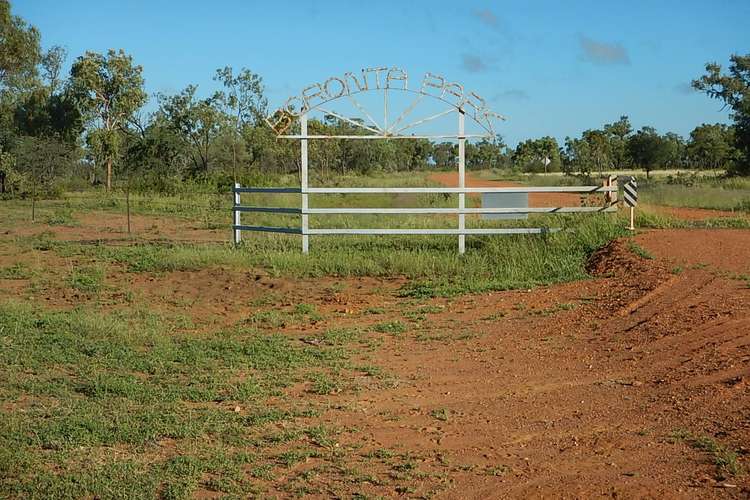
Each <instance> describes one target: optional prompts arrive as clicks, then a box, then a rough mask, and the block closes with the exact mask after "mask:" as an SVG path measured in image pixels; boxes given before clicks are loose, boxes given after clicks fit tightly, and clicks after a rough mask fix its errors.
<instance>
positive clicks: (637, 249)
mask: <svg viewBox="0 0 750 500" xmlns="http://www.w3.org/2000/svg"><path fill="white" fill-rule="evenodd" d="M628 249H629V250H630V251H631V252H633V253H634V254H636V255H637V256H638V257H640V258H642V259H648V260H652V259H653V258H654V256H653V255H651V253H649V251H648V250H646V249H645V248H643V247H642V246H640V245H639V244H638V243H636V242H635V241H633V240H629V241H628Z"/></svg>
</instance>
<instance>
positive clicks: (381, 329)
mask: <svg viewBox="0 0 750 500" xmlns="http://www.w3.org/2000/svg"><path fill="white" fill-rule="evenodd" d="M408 329H409V327H407V326H406V325H405V324H404V323H402V322H401V321H385V322H383V323H376V324H374V325H373V326H372V330H373V331H375V332H378V333H389V334H391V335H401V334H402V333H404V332H406V331H407V330H408Z"/></svg>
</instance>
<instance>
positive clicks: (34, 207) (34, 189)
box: [31, 180, 36, 222]
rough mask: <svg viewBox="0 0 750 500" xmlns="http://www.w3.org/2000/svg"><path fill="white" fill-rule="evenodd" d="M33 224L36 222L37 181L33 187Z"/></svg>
mask: <svg viewBox="0 0 750 500" xmlns="http://www.w3.org/2000/svg"><path fill="white" fill-rule="evenodd" d="M31 222H36V180H34V184H33V185H32V187H31Z"/></svg>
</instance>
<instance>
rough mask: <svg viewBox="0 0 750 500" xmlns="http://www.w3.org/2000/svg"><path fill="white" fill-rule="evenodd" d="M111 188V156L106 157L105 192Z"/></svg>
mask: <svg viewBox="0 0 750 500" xmlns="http://www.w3.org/2000/svg"><path fill="white" fill-rule="evenodd" d="M111 189H112V158H107V192H108V193H109V192H110V190H111Z"/></svg>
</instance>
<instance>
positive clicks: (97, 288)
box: [68, 266, 105, 294]
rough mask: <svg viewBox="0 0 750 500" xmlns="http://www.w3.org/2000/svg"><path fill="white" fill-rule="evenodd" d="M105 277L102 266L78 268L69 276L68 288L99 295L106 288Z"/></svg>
mask: <svg viewBox="0 0 750 500" xmlns="http://www.w3.org/2000/svg"><path fill="white" fill-rule="evenodd" d="M104 277H105V272H104V269H103V268H102V267H101V266H99V267H96V266H82V267H76V268H75V269H73V271H72V272H71V273H70V275H69V276H68V286H70V287H71V288H74V289H76V290H78V291H80V292H83V293H89V294H97V293H99V292H101V290H102V288H103V287H104Z"/></svg>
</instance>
